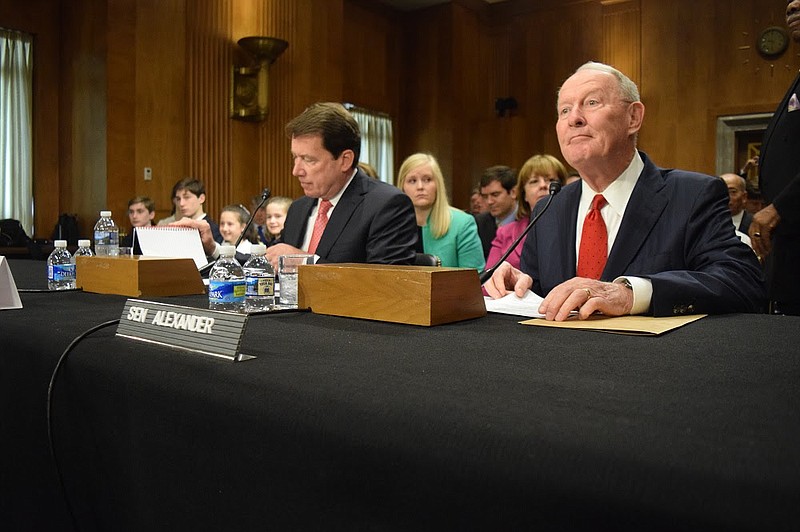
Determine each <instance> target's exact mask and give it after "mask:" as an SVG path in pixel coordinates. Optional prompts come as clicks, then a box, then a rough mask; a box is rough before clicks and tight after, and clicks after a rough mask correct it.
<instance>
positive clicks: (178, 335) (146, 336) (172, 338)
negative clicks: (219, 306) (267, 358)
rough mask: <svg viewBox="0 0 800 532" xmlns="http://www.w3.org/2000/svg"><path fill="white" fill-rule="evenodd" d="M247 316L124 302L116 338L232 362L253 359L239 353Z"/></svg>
mask: <svg viewBox="0 0 800 532" xmlns="http://www.w3.org/2000/svg"><path fill="white" fill-rule="evenodd" d="M246 325H247V315H246V314H238V313H235V312H222V311H218V310H208V309H199V308H194V307H184V306H180V305H170V304H167V303H156V302H154V301H143V300H141V299H128V301H126V302H125V307H124V308H123V309H122V317H121V318H120V320H119V325H118V326H117V336H122V337H124V338H130V339H132V340H139V341H142V342H148V343H151V344H158V345H163V346H167V347H172V348H176V349H183V350H186V351H191V352H193V353H201V354H204V355H211V356H215V357H221V358H225V359H228V360H232V361H234V362H239V361H242V360H249V359H251V358H255V357H254V356H251V355H244V354H242V353H240V352H239V347H240V345H241V342H242V336H243V335H244V328H245V326H246Z"/></svg>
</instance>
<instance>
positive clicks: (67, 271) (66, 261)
mask: <svg viewBox="0 0 800 532" xmlns="http://www.w3.org/2000/svg"><path fill="white" fill-rule="evenodd" d="M47 288H48V289H49V290H71V289H73V288H75V264H73V263H72V255H71V254H70V252H69V250H68V249H67V241H66V240H56V241H55V249H54V250H53V252H52V253H50V256H49V257H47Z"/></svg>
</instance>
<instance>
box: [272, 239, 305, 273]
mask: <svg viewBox="0 0 800 532" xmlns="http://www.w3.org/2000/svg"><path fill="white" fill-rule="evenodd" d="M294 253H305V251H303V250H302V249H297V248H296V247H292V246H290V245H289V244H275V245H274V246H270V247H268V248H267V254H266V257H267V260H268V261H269V263H270V264H272V268H273V269H274V270H275V272H277V271H278V257H280V256H281V255H292V254H294Z"/></svg>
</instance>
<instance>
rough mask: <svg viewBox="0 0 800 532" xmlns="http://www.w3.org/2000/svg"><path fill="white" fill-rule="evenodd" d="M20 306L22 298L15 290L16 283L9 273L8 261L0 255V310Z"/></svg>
mask: <svg viewBox="0 0 800 532" xmlns="http://www.w3.org/2000/svg"><path fill="white" fill-rule="evenodd" d="M14 308H22V300H21V299H20V298H19V292H17V284H16V283H15V282H14V276H13V275H11V268H9V266H8V261H7V260H6V258H5V257H4V256H2V255H0V310H8V309H14Z"/></svg>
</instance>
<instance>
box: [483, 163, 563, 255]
mask: <svg viewBox="0 0 800 532" xmlns="http://www.w3.org/2000/svg"><path fill="white" fill-rule="evenodd" d="M566 177H567V170H566V168H564V165H563V164H562V163H561V161H559V160H558V159H556V158H555V157H553V156H552V155H546V154H545V155H534V156H533V157H531V158H530V159H528V160H527V161H525V164H523V165H522V168H521V169H520V171H519V177H518V178H517V219H516V220H514V221H513V222H511V223H510V224H506V225H504V226H503V227H498V228H497V235H496V236H495V237H494V240H493V241H492V249H491V251H490V252H489V258H488V259H487V261H486V267H487V268H491V267H493V266H494V265H495V264H497V262H498V261H499V260H500V257H502V256H503V253H505V252H506V250H508V248H509V247H510V246H511V244H512V243H513V242H514V240H516V239H517V237H518V236H519V235H520V234H522V232H523V231H524V230H525V228H526V227H528V223H529V222H530V215H531V211H532V210H533V207H534V205H536V202H537V201H539V200H540V199H542V198H544V197H547V196H548V195H549V191H550V183H552V182H553V181H559V182H560V183H561V184H562V185H563V184H564V181H565V180H566ZM524 243H525V239H523V240H522V241H521V242H520V243H519V244H518V245H517V247H516V248H514V251H512V252H511V254H510V255H509V256H508V258H507V259H506V261H507V262H508V263H509V264H511V265H512V266H514V267H515V268H519V258H520V254H521V253H522V246H523V244H524Z"/></svg>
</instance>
